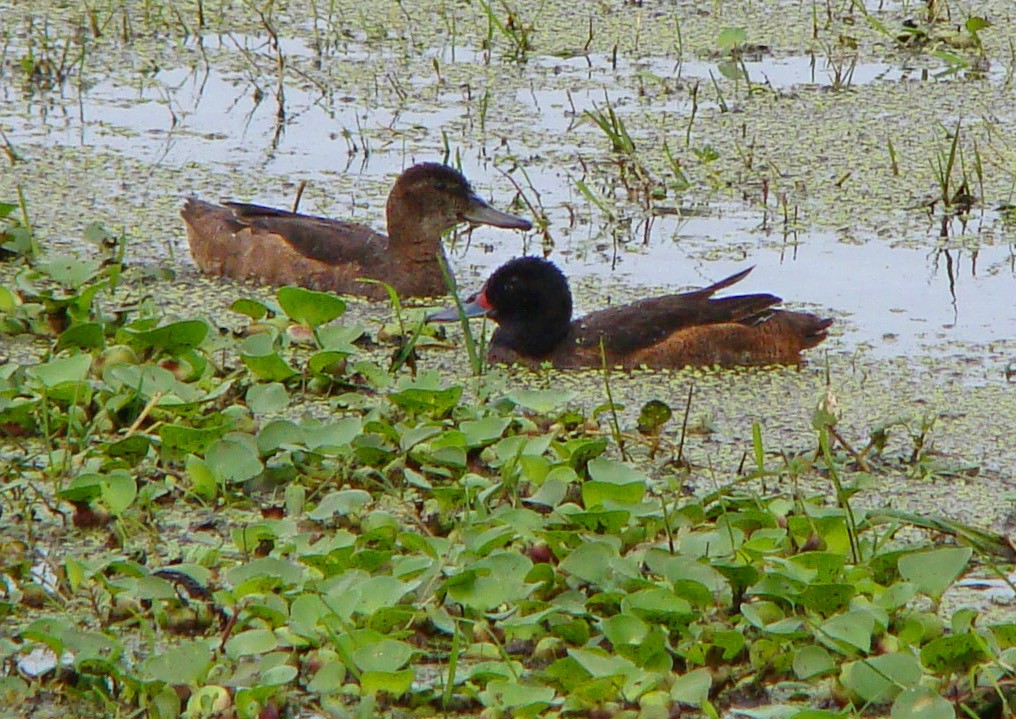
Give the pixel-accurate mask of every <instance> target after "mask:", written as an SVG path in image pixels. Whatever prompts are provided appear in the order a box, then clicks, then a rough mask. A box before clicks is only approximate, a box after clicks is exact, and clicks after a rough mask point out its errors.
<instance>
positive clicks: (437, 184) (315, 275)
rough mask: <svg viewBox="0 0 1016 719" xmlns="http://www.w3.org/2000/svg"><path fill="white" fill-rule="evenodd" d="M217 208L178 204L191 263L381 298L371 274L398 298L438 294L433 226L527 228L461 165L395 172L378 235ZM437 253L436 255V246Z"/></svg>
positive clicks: (437, 238) (236, 207) (287, 215)
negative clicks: (384, 225)
mask: <svg viewBox="0 0 1016 719" xmlns="http://www.w3.org/2000/svg"><path fill="white" fill-rule="evenodd" d="M224 205H225V206H224V207H223V206H221V205H213V204H211V203H208V202H203V201H202V200H197V199H194V198H190V199H188V200H187V202H186V204H185V205H184V207H183V210H182V211H181V213H180V214H181V216H182V217H183V220H184V222H185V223H186V225H187V240H188V242H189V243H190V248H191V254H192V255H193V256H194V261H195V262H196V263H197V266H198V268H199V269H200V270H201V271H202V272H205V273H206V274H210V275H222V276H225V277H234V278H236V279H243V280H251V281H254V282H257V283H260V284H268V285H285V284H293V285H301V286H303V287H309V288H311V289H315V290H330V291H332V292H338V293H343V294H355V295H364V296H367V297H374V298H384V297H386V296H387V295H386V293H385V291H384V289H383V288H382V287H379V286H378V285H375V284H371V283H367V282H359V281H358V279H359V278H369V279H375V280H381V281H383V282H387V283H388V284H390V285H392V286H393V287H394V288H395V289H396V291H397V292H398V293H399V294H400V295H401V296H403V297H416V296H438V295H444V294H446V293H447V288H446V284H445V280H444V277H443V276H442V274H441V268H440V264H439V261H438V256H439V253H443V252H444V250H443V248H442V246H441V235H442V234H443V233H444V232H445V231H446V230H449V229H451V228H452V227H454V226H455V225H458V224H460V223H463V222H471V223H475V224H484V225H493V226H495V227H504V228H509V229H518V230H528V229H530V228H531V227H532V223H530V222H529V221H528V220H525V219H523V218H521V217H516V216H515V215H509V214H508V213H506V212H501V211H499V210H495V209H494V208H493V207H491V206H490V205H488V204H487V203H486V202H484V200H483V199H482V198H481V197H479V196H478V195H477V194H476V193H475V192H473V189H472V187H470V185H469V182H468V181H467V180H466V178H465V177H463V176H462V174H461V173H460V172H458V171H456V170H454V169H452V168H450V167H447V166H446V165H440V164H437V163H423V164H420V165H416V166H414V167H410V168H409V169H408V170H406V171H405V172H403V173H402V174H401V175H400V176H399V178H398V180H396V182H395V186H394V187H393V188H392V191H391V193H390V194H389V195H388V204H387V206H386V214H387V218H388V236H387V237H386V236H385V235H383V234H381V233H380V232H375V231H374V230H372V229H371V228H369V227H366V226H364V225H359V224H355V223H352V222H342V221H339V220H330V219H327V218H324V217H313V216H311V215H301V214H297V213H295V212H287V211H286V210H276V209H272V208H270V207H262V206H260V205H251V204H247V203H243V202H226V203H224ZM441 256H443V254H442V255H441Z"/></svg>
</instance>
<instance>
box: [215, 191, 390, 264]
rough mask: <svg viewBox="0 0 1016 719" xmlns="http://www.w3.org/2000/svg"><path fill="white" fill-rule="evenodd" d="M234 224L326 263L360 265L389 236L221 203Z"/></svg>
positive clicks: (261, 208) (324, 220) (282, 212)
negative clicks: (272, 237) (285, 243)
mask: <svg viewBox="0 0 1016 719" xmlns="http://www.w3.org/2000/svg"><path fill="white" fill-rule="evenodd" d="M223 204H224V205H226V206H227V207H228V208H229V209H230V210H232V212H233V216H234V217H235V218H236V221H237V223H239V224H240V225H243V226H246V227H250V228H251V229H252V230H253V231H255V232H266V233H270V234H272V235H276V236H278V237H280V238H281V239H283V240H284V241H285V242H287V243H288V244H289V245H290V246H291V247H292V248H293V249H294V250H296V251H297V252H299V253H300V254H301V255H303V256H304V257H308V258H310V259H312V260H317V261H319V262H324V263H326V264H329V265H339V264H346V263H357V264H362V263H365V262H371V261H374V260H375V258H378V257H380V256H381V255H383V254H384V251H385V248H386V247H387V246H388V238H387V237H385V236H384V235H382V234H381V233H379V232H375V231H374V230H372V229H370V228H369V227H366V226H364V225H359V224H356V223H354V222H342V221H341V220H332V219H329V218H327V217H316V216H314V215H302V214H299V213H297V212H289V211H287V210H279V209H276V208H273V207H264V206H262V205H253V204H250V203H246V202H224V203H223Z"/></svg>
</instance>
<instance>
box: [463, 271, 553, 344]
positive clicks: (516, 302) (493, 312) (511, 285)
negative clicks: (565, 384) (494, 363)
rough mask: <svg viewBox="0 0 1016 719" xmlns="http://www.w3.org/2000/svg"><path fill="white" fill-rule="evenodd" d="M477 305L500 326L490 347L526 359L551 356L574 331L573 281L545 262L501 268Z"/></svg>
mask: <svg viewBox="0 0 1016 719" xmlns="http://www.w3.org/2000/svg"><path fill="white" fill-rule="evenodd" d="M474 301H475V303H476V304H478V305H480V306H481V307H484V308H486V310H487V312H486V314H487V316H488V317H490V318H491V319H493V320H495V321H496V322H498V324H500V325H501V326H500V327H499V328H498V331H497V332H496V333H495V334H494V337H493V338H492V340H491V342H492V343H493V344H499V345H502V346H505V347H508V348H510V349H513V350H515V351H516V352H518V353H520V354H522V355H524V356H526V357H542V356H544V355H547V354H549V353H550V352H552V351H553V350H554V349H555V348H556V347H557V346H558V345H559V344H560V343H561V341H562V340H563V339H564V338H565V336H566V335H567V334H568V330H569V328H570V324H571V315H572V296H571V290H570V289H568V280H567V278H565V276H564V273H562V272H561V270H559V269H558V268H557V267H556V266H555V265H554V264H553V263H552V262H550V261H548V260H544V259H542V258H540V257H519V258H517V259H514V260H511V261H510V262H507V263H506V264H504V265H502V266H501V267H499V268H498V269H497V270H496V271H495V272H494V274H492V275H491V276H490V278H489V279H488V280H487V282H486V284H484V285H483V289H481V290H480V291H479V293H477V295H476V298H475V300H474Z"/></svg>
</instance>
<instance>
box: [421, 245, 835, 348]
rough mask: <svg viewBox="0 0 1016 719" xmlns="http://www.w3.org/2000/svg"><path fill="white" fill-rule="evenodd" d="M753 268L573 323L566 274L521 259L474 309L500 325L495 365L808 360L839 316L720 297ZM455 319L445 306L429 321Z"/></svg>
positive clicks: (767, 298) (491, 283)
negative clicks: (806, 356) (804, 356)
mask: <svg viewBox="0 0 1016 719" xmlns="http://www.w3.org/2000/svg"><path fill="white" fill-rule="evenodd" d="M749 272H751V268H749V269H747V270H742V271H741V272H738V273H737V274H735V275H731V276H730V277H728V278H726V279H724V280H720V281H719V282H716V283H715V284H712V285H709V286H708V287H703V288H702V289H700V290H695V291H692V292H685V293H681V294H673V295H664V296H661V297H651V298H648V299H644V300H640V301H638V302H634V303H632V304H629V305H623V306H619V307H611V308H608V309H605V310H600V311H598V312H593V313H592V314H589V315H586V316H585V317H582V318H580V319H577V320H572V318H571V315H572V298H571V291H570V289H569V287H568V280H567V279H566V278H565V276H564V274H563V273H562V272H561V270H559V269H558V268H557V267H556V266H555V265H554V264H553V263H551V262H549V261H547V260H544V259H542V258H538V257H520V258H518V259H514V260H511V261H510V262H508V263H506V264H504V265H502V266H501V267H500V268H498V269H497V270H496V271H495V272H494V273H493V274H492V275H491V276H490V278H489V279H488V280H487V282H486V283H485V284H484V285H483V288H482V289H481V290H480V291H479V292H478V293H477V295H476V297H475V298H474V299H473V301H471V302H469V303H468V304H466V305H465V310H466V313H467V315H468V316H480V315H486V316H488V317H490V318H491V319H493V320H494V321H495V322H497V323H498V328H497V329H496V330H495V331H494V335H493V337H492V338H491V340H490V351H489V358H490V360H491V361H492V362H504V363H508V364H511V363H519V364H526V365H530V366H538V365H540V364H542V363H544V362H549V363H550V364H552V365H554V366H555V367H561V368H578V367H599V366H601V364H602V362H603V359H604V358H605V359H606V362H607V364H608V365H610V366H618V365H620V366H623V367H625V368H634V367H640V366H645V367H654V368H667V367H684V366H688V365H698V366H712V365H720V366H727V367H729V366H735V365H767V364H798V363H800V362H801V352H802V351H803V350H806V349H809V348H811V347H814V346H815V345H817V344H818V343H819V342H821V341H822V340H824V339H825V338H826V331H827V330H828V328H829V326H830V325H831V324H832V322H833V321H832V319H828V318H821V317H818V316H817V315H813V314H810V313H806V312H791V311H789V310H781V309H774V307H775V306H776V305H778V304H779V303H780V302H781V299H780V298H779V297H777V296H775V295H771V294H751V295H735V296H733V297H719V298H717V297H713V295H714V294H716V293H717V292H719V291H720V290H722V289H725V288H727V287H730V286H731V285H733V284H736V283H737V282H740V281H741V280H742V279H744V278H745V276H747V274H748V273H749ZM456 316H457V313H456V312H455V311H453V310H446V311H443V312H438V313H436V314H434V315H431V317H430V319H431V320H435V321H443V320H450V319H454V318H455V317H456ZM601 347H602V353H603V356H602V357H601Z"/></svg>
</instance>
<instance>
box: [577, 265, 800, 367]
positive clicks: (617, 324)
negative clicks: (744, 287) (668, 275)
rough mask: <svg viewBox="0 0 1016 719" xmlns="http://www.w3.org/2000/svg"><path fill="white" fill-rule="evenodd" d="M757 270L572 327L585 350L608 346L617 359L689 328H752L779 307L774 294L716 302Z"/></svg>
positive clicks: (592, 316) (589, 317)
mask: <svg viewBox="0 0 1016 719" xmlns="http://www.w3.org/2000/svg"><path fill="white" fill-rule="evenodd" d="M751 270H752V268H750V267H749V268H748V269H746V270H742V271H741V272H738V273H737V274H735V275H731V276H730V277H727V278H726V279H723V280H720V281H719V282H716V283H715V284H712V285H709V286H708V287H703V288H702V289H699V290H693V291H692V292H684V293H681V294H675V295H664V296H662V297H651V298H649V299H645V300H640V301H638V302H634V303H632V304H630V305H623V306H619V307H610V308H608V309H605V310H600V311H598V312H593V313H592V314H589V315H586V316H585V317H583V318H581V319H579V320H576V321H575V322H573V323H572V331H573V336H574V337H575V339H576V341H577V342H578V344H580V345H582V346H596V347H598V346H599V343H600V341H601V338H602V341H603V346H604V350H605V351H606V353H607V355H608V357H613V358H614V359H615V360H617V359H622V358H623V357H625V356H627V355H629V354H631V353H633V352H637V351H639V350H642V349H645V348H646V347H651V346H653V345H655V344H657V343H659V342H662V341H663V340H664V339H666V338H667V337H669V336H670V335H671V334H673V333H674V332H677V331H678V330H681V329H686V328H688V327H695V326H700V325H711V324H719V323H724V322H737V323H751V322H755V321H757V320H759V319H761V318H762V317H764V316H765V315H766V314H767V312H768V310H769V308H770V307H772V306H773V305H776V304H779V303H780V301H781V300H780V298H779V297H777V296H775V295H770V294H754V295H738V296H735V297H723V298H720V299H714V298H713V297H712V295H713V294H715V293H716V292H718V291H719V290H722V289H724V288H727V287H730V286H731V285H733V284H735V283H737V282H739V281H741V280H742V279H744V277H745V276H747V274H748V273H749V272H751Z"/></svg>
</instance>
